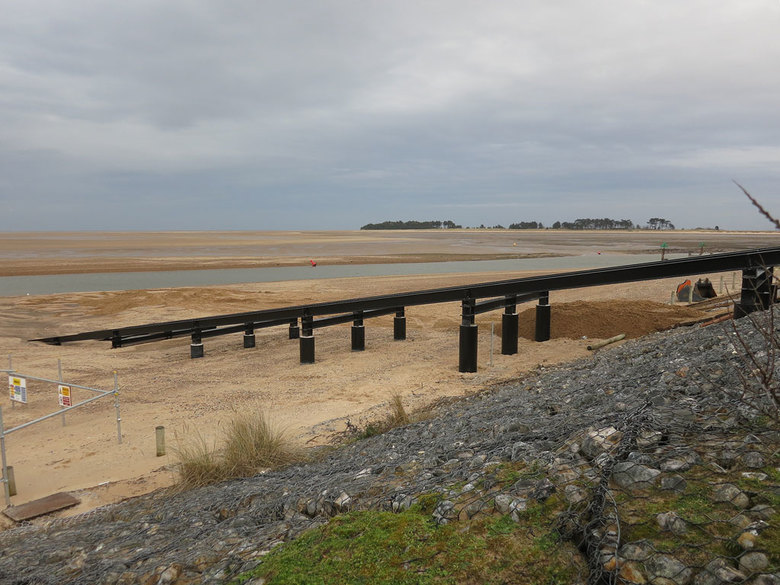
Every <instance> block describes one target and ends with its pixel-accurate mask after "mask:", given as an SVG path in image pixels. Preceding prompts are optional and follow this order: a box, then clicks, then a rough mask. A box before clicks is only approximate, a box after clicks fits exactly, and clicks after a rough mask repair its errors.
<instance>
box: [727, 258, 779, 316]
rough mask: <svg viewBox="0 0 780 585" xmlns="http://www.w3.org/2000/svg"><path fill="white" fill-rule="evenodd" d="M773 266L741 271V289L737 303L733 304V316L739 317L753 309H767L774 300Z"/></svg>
mask: <svg viewBox="0 0 780 585" xmlns="http://www.w3.org/2000/svg"><path fill="white" fill-rule="evenodd" d="M776 293H777V291H776V286H775V283H774V267H769V268H745V269H744V270H743V271H742V291H741V293H740V297H739V303H737V304H735V305H734V318H735V319H739V318H741V317H744V316H745V315H747V314H749V313H752V312H753V311H761V310H765V309H768V308H769V307H770V306H771V305H772V303H773V302H774V300H775V295H776Z"/></svg>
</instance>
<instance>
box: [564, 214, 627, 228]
mask: <svg viewBox="0 0 780 585" xmlns="http://www.w3.org/2000/svg"><path fill="white" fill-rule="evenodd" d="M552 227H553V229H556V230H557V229H564V230H630V229H633V227H634V222H633V221H631V220H630V219H610V218H609V217H599V218H591V217H586V218H581V219H575V220H574V221H564V222H560V221H556V222H555V223H554V224H553V225H552ZM636 227H639V226H636Z"/></svg>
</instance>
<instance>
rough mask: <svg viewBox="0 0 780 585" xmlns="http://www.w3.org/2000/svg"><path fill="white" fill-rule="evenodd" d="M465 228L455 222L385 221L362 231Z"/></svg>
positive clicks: (368, 226) (366, 226) (366, 227)
mask: <svg viewBox="0 0 780 585" xmlns="http://www.w3.org/2000/svg"><path fill="white" fill-rule="evenodd" d="M462 227H463V226H461V225H458V224H456V223H455V222H453V221H450V220H446V221H438V220H434V221H414V220H410V221H400V220H399V221H383V222H382V223H367V224H366V225H364V226H363V227H361V228H360V229H361V230H441V229H457V228H462Z"/></svg>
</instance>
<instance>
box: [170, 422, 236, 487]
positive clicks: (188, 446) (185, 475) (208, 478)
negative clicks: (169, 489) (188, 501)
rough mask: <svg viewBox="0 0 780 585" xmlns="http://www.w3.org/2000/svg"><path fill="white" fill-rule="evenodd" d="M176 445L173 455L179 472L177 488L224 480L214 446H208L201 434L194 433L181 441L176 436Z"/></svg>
mask: <svg viewBox="0 0 780 585" xmlns="http://www.w3.org/2000/svg"><path fill="white" fill-rule="evenodd" d="M177 443H178V445H177V446H176V447H175V448H174V449H173V454H174V457H175V458H176V459H177V464H176V467H177V470H178V472H179V478H178V481H177V485H178V487H180V488H182V489H189V488H194V487H198V486H202V485H208V484H210V483H215V482H218V481H221V480H222V479H225V478H224V469H223V467H224V466H223V464H222V461H221V460H220V457H219V454H218V451H217V448H216V445H214V444H212V445H209V444H208V442H207V441H206V438H205V437H204V436H203V435H202V434H200V433H199V432H196V433H195V434H194V435H192V436H190V437H188V438H187V439H186V440H183V441H179V440H178V434H177Z"/></svg>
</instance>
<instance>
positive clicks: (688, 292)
mask: <svg viewBox="0 0 780 585" xmlns="http://www.w3.org/2000/svg"><path fill="white" fill-rule="evenodd" d="M717 296H718V294H717V293H716V292H715V288H714V287H713V286H712V283H711V282H710V279H709V278H705V279H704V280H702V279H701V278H700V279H699V280H697V281H696V284H692V283H691V281H690V279H688V280H685V281H684V282H683V283H682V284H680V285H679V286H678V287H677V300H678V301H681V302H683V303H697V302H699V301H703V300H704V299H714V298H715V297H717Z"/></svg>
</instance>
